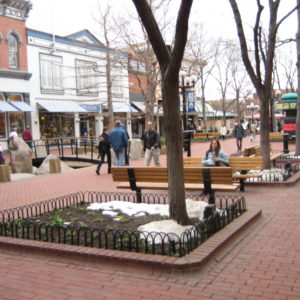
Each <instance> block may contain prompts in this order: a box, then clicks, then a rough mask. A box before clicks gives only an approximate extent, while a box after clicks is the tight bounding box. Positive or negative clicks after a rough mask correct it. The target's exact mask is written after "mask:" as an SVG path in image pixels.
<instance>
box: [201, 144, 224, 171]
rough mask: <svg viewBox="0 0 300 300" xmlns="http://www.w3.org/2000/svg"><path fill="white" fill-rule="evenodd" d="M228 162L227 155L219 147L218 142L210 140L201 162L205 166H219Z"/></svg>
mask: <svg viewBox="0 0 300 300" xmlns="http://www.w3.org/2000/svg"><path fill="white" fill-rule="evenodd" d="M228 163H229V160H228V155H227V154H226V153H225V152H224V151H223V150H222V149H221V145H220V142H219V141H218V140H216V139H213V140H212V141H211V142H210V146H209V149H208V150H207V152H206V154H205V157H204V158H203V159H202V164H203V165H205V166H213V167H219V166H228Z"/></svg>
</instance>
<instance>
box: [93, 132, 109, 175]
mask: <svg viewBox="0 0 300 300" xmlns="http://www.w3.org/2000/svg"><path fill="white" fill-rule="evenodd" d="M110 148H111V146H110V143H109V130H108V129H107V128H103V133H102V134H101V135H100V136H99V144H98V149H99V156H98V158H99V157H100V160H99V163H98V166H97V169H96V173H97V175H100V168H101V166H102V164H103V163H104V159H105V156H106V158H107V165H108V171H107V173H108V174H110V173H111V154H110Z"/></svg>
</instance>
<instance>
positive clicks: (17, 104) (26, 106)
mask: <svg viewBox="0 0 300 300" xmlns="http://www.w3.org/2000/svg"><path fill="white" fill-rule="evenodd" d="M10 104H11V105H13V106H14V107H16V108H17V109H18V110H20V111H24V112H26V111H30V112H33V111H35V109H34V108H33V107H31V106H30V105H29V104H27V103H26V102H23V101H12V102H10Z"/></svg>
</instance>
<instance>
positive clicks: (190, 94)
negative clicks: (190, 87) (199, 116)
mask: <svg viewBox="0 0 300 300" xmlns="http://www.w3.org/2000/svg"><path fill="white" fill-rule="evenodd" d="M186 97H187V103H188V112H195V111H196V109H195V93H194V91H187V92H186Z"/></svg>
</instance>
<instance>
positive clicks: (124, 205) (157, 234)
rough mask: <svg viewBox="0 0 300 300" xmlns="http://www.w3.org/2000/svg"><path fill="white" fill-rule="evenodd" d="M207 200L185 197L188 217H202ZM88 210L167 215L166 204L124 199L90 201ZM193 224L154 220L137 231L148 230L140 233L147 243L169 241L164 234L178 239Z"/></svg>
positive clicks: (133, 214) (175, 239)
mask: <svg viewBox="0 0 300 300" xmlns="http://www.w3.org/2000/svg"><path fill="white" fill-rule="evenodd" d="M205 206H207V202H204V201H194V200H191V199H186V208H187V213H188V216H189V217H190V218H198V219H203V213H204V209H205ZM87 209H89V210H103V213H104V212H105V213H106V214H108V212H111V214H110V215H111V216H116V215H117V214H118V213H117V212H115V211H116V210H118V211H121V212H122V213H124V214H126V215H128V216H133V217H138V216H141V215H146V214H148V215H161V216H162V217H169V205H168V204H146V203H132V202H124V201H111V202H104V203H92V204H91V205H89V206H88V207H87ZM192 227H193V226H190V225H189V226H182V225H179V224H177V223H176V221H174V220H161V221H154V222H150V223H148V224H144V225H141V226H139V227H138V230H139V231H144V232H147V233H148V232H149V234H144V233H141V234H140V238H141V239H144V240H147V241H148V242H149V243H153V241H155V243H156V244H159V243H161V242H162V241H164V242H165V243H168V242H169V238H167V236H166V234H169V235H168V236H169V237H170V238H171V240H172V241H178V239H179V238H180V236H181V235H182V233H184V232H185V231H186V230H188V229H190V228H192Z"/></svg>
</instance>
